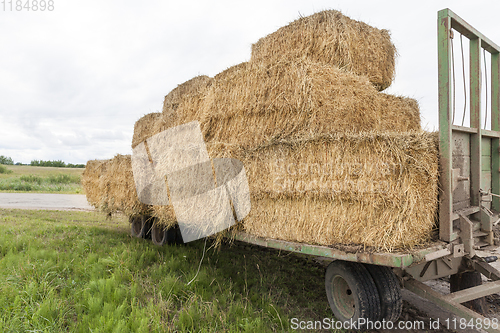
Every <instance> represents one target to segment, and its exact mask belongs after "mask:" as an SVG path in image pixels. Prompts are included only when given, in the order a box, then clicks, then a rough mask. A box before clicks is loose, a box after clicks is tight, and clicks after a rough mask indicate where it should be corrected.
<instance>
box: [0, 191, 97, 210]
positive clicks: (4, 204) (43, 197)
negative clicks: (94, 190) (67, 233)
mask: <svg viewBox="0 0 500 333" xmlns="http://www.w3.org/2000/svg"><path fill="white" fill-rule="evenodd" d="M0 208H21V209H47V210H94V207H92V206H90V205H89V204H88V202H87V198H86V197H85V195H81V194H46V193H0Z"/></svg>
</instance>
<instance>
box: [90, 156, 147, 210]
mask: <svg viewBox="0 0 500 333" xmlns="http://www.w3.org/2000/svg"><path fill="white" fill-rule="evenodd" d="M82 185H83V188H84V190H85V193H86V194H87V200H88V201H89V203H90V204H91V205H92V206H94V207H96V208H97V209H99V210H101V211H103V212H105V213H113V212H117V211H121V212H124V213H125V214H127V215H138V214H147V213H148V212H149V208H148V207H147V206H146V205H144V204H142V203H141V202H140V201H139V199H138V197H137V192H136V190H135V183H134V176H133V173H132V162H131V158H130V155H120V154H118V155H116V156H115V157H114V158H112V159H110V160H103V161H99V160H94V161H88V162H87V165H86V167H85V171H84V173H83V176H82Z"/></svg>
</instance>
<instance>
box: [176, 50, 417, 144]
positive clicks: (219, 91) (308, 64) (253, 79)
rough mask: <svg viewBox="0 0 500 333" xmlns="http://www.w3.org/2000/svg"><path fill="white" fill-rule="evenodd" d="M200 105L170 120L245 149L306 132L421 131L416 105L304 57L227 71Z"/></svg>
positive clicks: (252, 64) (306, 133)
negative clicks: (191, 124)
mask: <svg viewBox="0 0 500 333" xmlns="http://www.w3.org/2000/svg"><path fill="white" fill-rule="evenodd" d="M201 107H202V108H201V110H200V109H198V112H191V110H196V109H195V108H188V109H178V112H179V114H178V116H177V121H176V122H175V123H176V124H181V123H184V122H187V121H192V120H199V121H200V122H201V128H202V131H203V133H204V134H205V140H206V141H216V142H217V141H220V142H226V143H237V144H241V145H246V146H247V147H255V146H258V145H261V144H263V143H265V142H268V141H272V140H276V139H285V138H289V137H302V136H304V135H305V136H308V135H310V134H311V133H316V134H328V133H335V132H341V133H349V132H363V131H400V132H405V131H411V130H420V112H419V107H418V103H417V102H416V101H415V100H412V99H409V98H401V97H396V96H392V95H387V94H384V93H380V92H378V91H377V90H376V89H375V88H374V87H373V85H372V84H370V82H369V81H368V80H367V79H366V77H363V76H357V75H354V74H352V73H350V72H346V71H343V70H340V69H338V68H337V67H335V66H332V65H328V64H323V63H318V62H313V61H310V60H307V59H306V60H301V61H280V62H276V63H269V64H261V63H243V64H240V65H238V66H235V67H234V68H230V69H228V70H226V71H225V72H222V73H220V74H218V75H217V76H216V77H215V78H214V81H213V83H212V85H211V86H210V89H208V91H207V94H206V96H205V99H204V101H203V103H202V105H201Z"/></svg>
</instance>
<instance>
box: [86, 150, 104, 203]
mask: <svg viewBox="0 0 500 333" xmlns="http://www.w3.org/2000/svg"><path fill="white" fill-rule="evenodd" d="M106 162H107V160H90V161H87V164H86V165H85V170H83V174H82V180H81V183H82V188H83V191H84V192H85V195H86V196H87V201H88V202H89V204H90V205H92V206H94V207H96V208H99V203H100V198H101V189H100V188H99V177H101V175H102V174H104V172H105V171H106Z"/></svg>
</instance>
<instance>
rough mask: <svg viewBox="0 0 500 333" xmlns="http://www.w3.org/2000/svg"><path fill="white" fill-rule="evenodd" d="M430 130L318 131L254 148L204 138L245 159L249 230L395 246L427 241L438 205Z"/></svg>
mask: <svg viewBox="0 0 500 333" xmlns="http://www.w3.org/2000/svg"><path fill="white" fill-rule="evenodd" d="M437 146H438V144H437V136H436V135H435V134H434V133H426V132H418V133H417V132H415V133H361V134H336V135H320V136H313V137H311V138H307V139H302V140H293V141H279V142H274V143H272V144H268V145H265V146H261V147H258V148H254V149H245V148H242V147H241V146H237V145H227V144H221V143H218V144H210V145H209V152H210V154H211V156H212V157H233V158H237V159H239V160H241V161H242V162H243V164H244V165H245V170H246V175H247V178H248V182H249V187H250V193H251V195H252V209H251V211H250V214H249V215H248V216H247V217H246V218H245V219H244V220H243V226H244V228H245V230H246V231H247V232H249V233H251V234H254V235H258V236H262V237H270V238H278V239H283V240H289V241H298V242H305V243H312V244H321V245H334V244H361V245H364V246H370V247H374V248H376V249H378V250H384V251H393V250H395V249H401V248H409V247H412V246H415V245H418V244H422V243H424V242H426V241H428V240H429V239H430V237H431V233H432V230H433V228H434V227H435V222H436V214H437V205H438V200H437V196H438V148H437Z"/></svg>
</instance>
